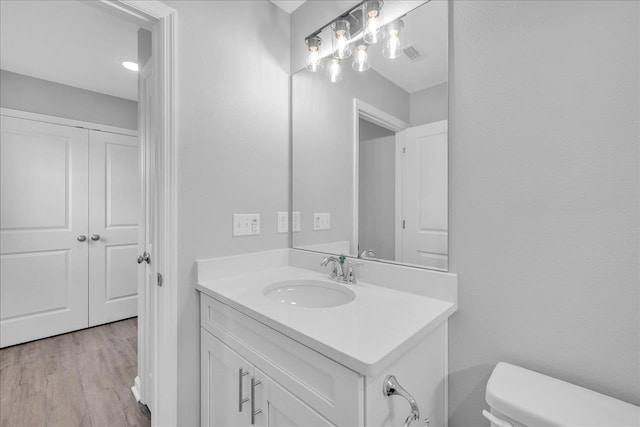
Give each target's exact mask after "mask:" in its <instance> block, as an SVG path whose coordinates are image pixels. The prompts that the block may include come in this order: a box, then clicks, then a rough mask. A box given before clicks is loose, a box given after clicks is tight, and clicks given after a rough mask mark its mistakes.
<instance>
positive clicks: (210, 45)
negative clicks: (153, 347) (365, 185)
mask: <svg viewBox="0 0 640 427" xmlns="http://www.w3.org/2000/svg"><path fill="white" fill-rule="evenodd" d="M167 4H168V5H169V6H170V7H172V8H174V9H175V10H176V11H177V43H178V45H177V48H176V52H177V87H176V93H177V100H176V113H177V135H176V141H177V155H178V236H179V237H178V254H179V255H178V279H179V295H178V299H179V300H178V304H179V313H178V319H179V325H178V341H179V349H178V366H179V371H178V383H179V384H178V417H179V418H178V419H179V424H180V426H181V427H182V426H196V425H199V421H200V388H199V387H200V376H199V375H200V356H199V342H200V338H199V305H198V295H197V292H196V290H195V280H196V277H195V263H194V261H195V260H196V259H197V258H209V257H215V256H222V255H232V254H239V253H245V252H253V251H258V250H266V249H274V248H284V247H287V246H288V237H287V235H286V234H277V233H276V231H277V229H276V224H277V222H276V212H277V211H286V210H287V208H288V187H289V131H288V129H289V67H290V66H289V16H288V15H287V14H286V13H285V12H284V11H282V10H280V9H279V8H277V7H276V6H275V5H273V4H272V3H270V2H268V1H242V2H241V1H168V2H167ZM233 213H260V214H261V215H262V234H261V235H260V236H250V237H236V238H233V237H232V236H231V215H232V214H233Z"/></svg>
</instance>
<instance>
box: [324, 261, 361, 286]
mask: <svg viewBox="0 0 640 427" xmlns="http://www.w3.org/2000/svg"><path fill="white" fill-rule="evenodd" d="M345 260H346V258H345V256H344V255H341V256H340V257H339V258H336V257H334V256H329V257H326V258H325V259H323V260H322V262H321V263H320V265H321V266H323V267H326V266H327V265H328V264H329V263H330V262H331V263H333V266H332V269H331V274H330V275H329V279H331V280H335V281H336V282H342V283H347V284H349V285H355V284H357V283H358V282H357V281H356V272H355V270H354V265H353V263H352V262H351V261H349V268H348V269H346V270H345V268H344V261H345ZM356 265H362V263H361V262H356Z"/></svg>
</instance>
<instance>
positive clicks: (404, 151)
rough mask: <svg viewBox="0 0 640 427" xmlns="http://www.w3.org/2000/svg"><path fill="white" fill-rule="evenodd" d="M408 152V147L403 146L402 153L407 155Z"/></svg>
mask: <svg viewBox="0 0 640 427" xmlns="http://www.w3.org/2000/svg"><path fill="white" fill-rule="evenodd" d="M406 154H407V147H402V155H403V156H404V155H406Z"/></svg>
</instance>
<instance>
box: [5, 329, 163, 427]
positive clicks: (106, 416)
mask: <svg viewBox="0 0 640 427" xmlns="http://www.w3.org/2000/svg"><path fill="white" fill-rule="evenodd" d="M137 338H138V332H137V319H136V318H133V319H127V320H123V321H120V322H115V323H110V324H108V325H102V326H97V327H95V328H90V329H84V330H81V331H77V332H72V333H69V334H64V335H59V336H56V337H51V338H46V339H43V340H39V341H33V342H30V343H26V344H21V345H16V346H13V347H8V348H5V349H2V350H0V426H2V427H31V426H34V427H36V426H37V427H41V426H51V427H53V426H56V427H75V426H93V427H101V426H105V427H120V426H122V427H126V426H150V425H151V414H150V413H149V410H148V409H147V407H146V406H144V405H140V404H139V403H138V402H136V400H135V398H134V397H133V394H132V393H131V386H132V385H133V380H134V378H135V376H136V371H137V369H136V366H137V362H138V361H137Z"/></svg>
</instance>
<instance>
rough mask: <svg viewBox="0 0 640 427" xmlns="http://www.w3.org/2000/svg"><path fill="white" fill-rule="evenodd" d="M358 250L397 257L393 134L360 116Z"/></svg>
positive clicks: (379, 255) (383, 256) (379, 256)
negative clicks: (369, 250)
mask: <svg viewBox="0 0 640 427" xmlns="http://www.w3.org/2000/svg"><path fill="white" fill-rule="evenodd" d="M359 123H360V124H359V132H360V163H359V164H360V167H359V171H358V172H359V175H360V176H359V183H358V189H359V201H358V217H359V218H358V244H359V245H360V248H359V251H362V250H363V249H373V250H374V251H375V252H376V255H377V257H378V258H382V259H390V260H395V259H396V247H395V244H396V204H395V200H396V134H395V132H392V131H390V130H387V129H385V128H383V127H380V126H378V125H375V124H373V123H371V122H368V121H366V120H363V119H360V120H359Z"/></svg>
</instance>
